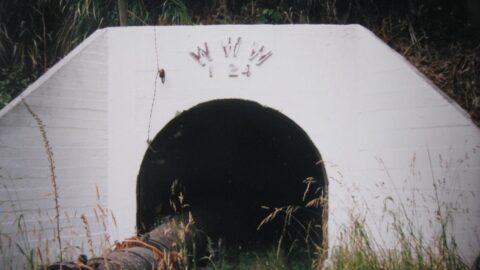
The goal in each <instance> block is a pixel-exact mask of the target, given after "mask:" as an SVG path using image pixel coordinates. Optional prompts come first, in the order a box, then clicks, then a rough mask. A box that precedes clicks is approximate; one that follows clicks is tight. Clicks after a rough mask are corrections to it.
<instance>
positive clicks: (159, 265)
mask: <svg viewBox="0 0 480 270" xmlns="http://www.w3.org/2000/svg"><path fill="white" fill-rule="evenodd" d="M187 234H188V228H187V229H185V228H184V227H183V228H182V227H181V226H178V225H177V223H176V222H175V221H174V220H170V221H168V222H165V223H163V224H161V225H160V226H158V227H156V228H155V229H154V230H152V231H150V232H149V233H147V234H145V235H143V236H141V237H138V236H134V237H131V238H128V239H126V240H124V241H122V242H117V243H115V244H114V245H113V247H112V248H110V249H107V250H106V252H105V255H104V256H102V257H95V258H92V259H88V258H87V257H86V256H85V255H80V256H79V257H78V259H77V260H76V261H74V262H58V263H55V264H52V265H50V266H48V267H47V268H46V269H47V270H120V269H122V270H144V269H145V270H147V269H148V270H152V269H155V270H173V269H179V268H180V266H181V264H182V257H181V255H180V253H179V251H178V250H179V247H178V243H180V242H183V243H185V238H186V237H188V236H187ZM182 238H183V239H182Z"/></svg>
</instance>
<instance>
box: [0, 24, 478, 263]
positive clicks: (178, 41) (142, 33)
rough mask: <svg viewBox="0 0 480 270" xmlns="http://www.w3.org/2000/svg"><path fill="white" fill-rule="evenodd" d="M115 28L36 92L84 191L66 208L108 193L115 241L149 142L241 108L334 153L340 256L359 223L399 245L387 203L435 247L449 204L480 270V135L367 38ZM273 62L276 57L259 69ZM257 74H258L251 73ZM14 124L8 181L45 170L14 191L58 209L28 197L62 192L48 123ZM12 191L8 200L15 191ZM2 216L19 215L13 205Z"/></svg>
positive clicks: (331, 32)
mask: <svg viewBox="0 0 480 270" xmlns="http://www.w3.org/2000/svg"><path fill="white" fill-rule="evenodd" d="M104 31H105V32H104V33H102V34H99V33H97V34H96V37H94V41H92V42H91V43H90V45H88V46H86V47H85V48H83V50H82V51H81V52H80V53H78V54H77V55H76V57H74V58H72V59H71V60H70V61H69V62H68V64H65V65H64V67H63V68H62V69H60V70H59V71H58V72H56V73H55V75H53V76H51V77H50V78H48V79H47V80H45V82H43V83H42V84H39V85H38V84H37V86H36V88H37V89H36V90H35V91H31V93H30V94H28V95H26V96H27V98H26V100H27V102H29V104H31V105H32V108H33V109H34V110H35V111H36V112H37V113H38V114H39V116H40V117H41V118H42V119H43V120H44V122H45V124H46V125H47V132H48V133H49V137H51V144H52V147H53V150H54V152H55V160H56V162H57V167H58V171H59V173H58V174H59V176H58V178H59V186H60V189H62V188H63V189H65V191H63V190H62V191H61V195H62V196H63V197H64V198H65V199H66V197H67V196H66V195H63V194H64V193H63V192H65V194H69V192H70V194H72V196H71V197H72V198H71V199H70V200H69V201H65V202H62V203H65V205H66V206H65V207H66V209H74V208H78V209H79V210H78V211H77V213H80V212H83V211H82V210H80V209H85V212H86V213H87V212H88V211H87V210H90V213H91V209H92V207H93V206H94V205H95V202H96V198H95V192H92V189H94V185H95V184H97V185H99V187H100V189H101V191H102V192H101V193H102V196H101V200H102V201H105V202H107V203H106V205H107V206H108V208H109V209H110V210H112V211H113V213H114V214H115V217H116V225H115V226H113V225H112V222H110V225H111V232H112V233H114V235H116V236H118V237H119V238H123V237H127V236H130V235H132V234H134V233H135V213H136V194H135V190H136V184H137V183H136V180H137V175H138V172H139V168H140V164H141V162H142V159H143V156H144V154H145V152H146V150H147V147H148V144H147V139H148V138H150V139H153V138H154V137H155V135H156V134H157V133H158V132H159V131H160V130H161V129H162V128H163V127H164V126H165V125H166V124H167V123H168V122H169V121H170V120H172V119H173V118H174V117H175V115H176V114H177V113H179V112H181V111H183V110H186V109H189V108H191V107H193V106H195V105H197V104H199V103H202V102H206V101H211V100H215V99H223V98H238V99H246V100H251V101H256V102H258V103H260V104H263V105H265V106H268V107H270V108H273V109H276V110H279V111H280V112H281V113H283V114H285V115H286V116H287V117H289V118H290V119H292V120H293V121H295V122H296V123H297V124H298V125H299V126H300V127H302V128H303V129H304V130H305V132H306V133H307V134H308V135H309V136H310V138H311V139H312V141H313V142H314V144H315V146H316V147H317V149H318V150H319V151H320V154H321V155H322V157H323V163H324V166H325V169H326V173H327V176H328V180H329V186H328V188H329V220H328V238H329V242H330V246H333V245H334V244H335V243H336V242H337V241H338V240H337V235H338V232H339V228H340V226H341V225H344V224H349V222H350V221H351V216H352V215H357V216H358V215H359V216H360V217H363V218H365V220H366V222H367V225H369V226H370V227H371V228H372V230H373V231H375V233H377V234H378V235H377V236H378V237H379V239H380V238H381V239H383V240H385V241H386V242H387V243H390V244H392V241H393V240H392V239H390V238H389V235H391V233H388V232H387V231H386V230H387V227H388V223H389V222H391V219H390V218H389V216H388V215H385V206H387V207H388V208H389V209H395V210H396V211H398V213H399V214H401V215H405V214H407V216H408V217H409V219H410V220H412V222H414V223H415V224H416V225H418V228H420V229H421V230H423V233H424V234H425V236H430V235H432V234H433V233H434V232H435V231H436V230H437V229H438V228H436V227H435V226H433V227H432V226H431V225H430V224H431V223H430V221H435V218H436V213H437V212H436V210H437V208H436V207H437V202H436V199H435V198H437V197H438V198H440V200H441V201H442V205H444V204H445V205H448V206H451V208H450V210H451V211H450V212H449V213H451V214H452V215H453V219H452V220H453V221H452V224H451V226H450V227H449V228H450V230H451V232H452V233H454V235H455V236H456V238H457V243H458V244H459V247H460V249H461V251H462V252H463V253H464V255H465V256H466V257H468V258H470V259H471V258H473V257H474V256H475V255H477V254H476V253H478V251H479V250H480V243H479V242H478V241H477V240H475V237H472V236H473V235H477V236H478V233H479V232H478V226H477V224H480V208H479V206H480V199H479V197H478V194H477V193H478V192H479V191H480V182H479V179H480V177H479V176H480V157H479V155H478V152H479V151H480V131H479V129H478V128H477V127H476V126H474V125H473V124H472V122H471V121H470V120H469V119H468V118H467V117H466V116H465V115H464V113H463V112H462V111H461V109H459V108H458V107H457V105H455V104H454V103H452V102H451V101H449V100H448V99H447V98H445V97H443V96H442V95H441V94H440V93H439V92H438V90H437V89H436V88H435V87H434V86H432V85H431V84H430V83H429V82H428V81H427V80H425V79H424V78H423V76H422V75H420V74H418V73H417V71H416V70H415V69H414V68H413V67H412V66H411V65H410V64H408V63H407V62H406V61H405V60H404V59H403V58H402V57H401V56H400V55H398V54H396V53H395V52H394V51H392V50H391V49H390V48H388V47H387V46H386V45H385V44H383V43H382V42H381V41H380V40H378V39H377V38H376V37H375V36H373V34H371V33H370V32H369V31H367V30H365V29H364V28H362V27H359V26H354V25H353V26H311V25H308V26H307V25H303V26H298V25H297V26H271V25H265V26H234V25H229V26H208V27H204V26H194V27H190V26H189V27H187V26H176V27H156V28H155V29H154V28H153V27H128V28H113V29H108V30H104ZM239 37H240V38H241V41H240V42H239V43H238V44H237V41H238V38H239ZM229 38H231V43H232V52H231V53H230V54H229V55H228V57H226V56H225V52H224V50H223V48H222V44H223V45H225V44H228V39H229ZM155 40H156V42H155ZM205 43H207V46H208V49H209V56H210V58H211V61H209V60H208V59H207V57H200V58H201V59H200V60H199V61H200V63H199V62H198V61H197V60H196V59H195V58H194V57H192V56H191V55H190V52H193V53H195V54H197V53H199V51H198V49H197V46H198V47H200V48H202V49H204V50H205V45H204V44H205ZM155 44H156V45H155ZM235 44H237V50H238V51H237V52H236V53H235ZM254 44H257V45H254ZM255 46H257V47H255ZM261 46H264V48H265V50H264V51H263V52H261V54H260V55H259V56H258V57H257V58H256V59H253V60H249V58H250V56H251V53H252V47H253V48H256V49H257V51H258V49H259V48H261ZM227 49H228V46H227ZM268 52H271V53H272V54H271V56H270V57H267V56H265V57H266V58H267V59H266V60H265V61H264V62H261V61H259V59H260V57H261V56H262V55H267V54H268ZM200 54H201V52H200ZM234 54H236V57H235V56H234ZM265 57H264V58H265ZM157 61H158V64H157ZM202 63H204V64H205V65H204V66H202V65H201V64H202ZM257 64H258V65H257ZM157 65H158V66H159V67H160V68H163V69H165V71H166V80H165V83H161V82H160V80H159V79H155V77H156V74H157ZM247 65H249V70H248V71H249V72H250V73H249V76H246V75H247V74H246V73H245V74H242V72H246V71H247ZM236 69H238V70H236ZM60 74H63V75H61V76H60ZM82 74H83V75H82ZM75 80H77V81H76V82H75V83H74V82H73V81H75ZM48 86H50V87H48ZM155 88H156V89H157V90H156V96H155V105H154V107H153V110H152V113H151V114H150V110H151V105H152V101H153V97H154V89H155ZM90 89H91V90H90ZM27 91H28V90H27ZM58 107H61V108H68V109H60V108H58ZM107 108H108V110H107ZM4 111H6V110H4ZM0 115H1V116H2V118H0V126H1V129H0V147H2V153H1V154H0V155H1V159H0V162H2V163H0V167H2V177H3V179H2V180H3V181H6V182H8V183H10V182H12V181H11V180H10V179H12V180H13V179H16V178H19V176H17V174H18V175H23V174H25V173H26V172H29V171H30V170H32V171H31V172H29V174H28V175H29V178H28V177H25V176H23V178H26V180H22V181H23V182H22V183H24V184H20V181H19V182H18V183H19V184H18V185H17V184H16V185H15V186H14V187H13V186H12V187H11V188H10V189H11V190H18V194H19V195H21V196H24V197H21V199H20V200H19V201H21V202H22V206H23V203H24V202H25V204H26V203H27V201H28V200H33V201H34V202H35V203H33V205H32V207H31V209H32V211H33V210H34V209H36V208H38V207H40V208H42V209H43V208H51V207H52V201H51V197H47V199H44V198H45V197H41V196H40V195H35V194H40V193H36V192H34V191H32V190H31V189H27V188H29V187H30V186H31V185H33V183H37V182H33V181H40V180H41V181H42V184H41V185H40V184H39V185H38V188H40V187H42V185H43V187H44V189H45V190H46V191H45V193H48V192H50V189H51V188H50V185H49V180H48V165H47V163H46V161H45V158H44V155H43V148H42V142H41V139H40V135H38V136H35V135H36V134H38V132H37V128H36V126H35V122H34V121H33V119H32V118H31V116H29V114H28V112H27V111H26V110H25V108H24V107H23V106H22V105H21V104H18V105H16V106H13V107H12V108H10V109H9V110H8V112H6V113H4V114H3V115H2V114H0ZM150 115H151V119H150ZM149 125H151V126H150V133H149V132H148V131H149ZM57 126H58V127H57ZM67 127H68V128H67ZM107 138H108V139H107ZM27 146H28V147H27ZM27 148H28V149H27ZM30 148H32V149H30ZM73 148H74V149H73ZM4 149H6V150H4ZM33 149H35V153H32V151H34V150H33ZM60 149H64V150H65V152H62V151H63V150H60ZM73 150H75V151H73ZM8 151H10V152H8ZM32 156H34V157H36V158H35V159H34V160H33V159H32ZM107 157H108V158H107ZM79 164H80V165H79ZM63 166H64V167H65V172H64V174H63V175H62V174H61V171H62V170H61V168H62V167H63ZM66 168H68V169H66ZM6 172H8V174H7V173H6ZM6 175H8V177H9V178H6ZM23 178H22V179H23ZM37 178H41V179H40V180H35V179H37ZM9 181H10V182H9ZM61 181H64V182H61ZM69 181H70V182H69ZM62 183H65V184H62ZM67 183H69V184H67ZM82 183H88V184H85V185H82ZM434 184H435V185H434ZM22 185H23V186H22ZM69 185H71V187H73V188H71V189H70V190H68V188H67V187H68V186H69ZM107 186H108V188H107ZM434 186H435V187H436V189H435V188H434ZM35 188H37V186H36V185H35ZM2 192H3V194H2V200H3V198H5V196H4V194H6V190H2ZM42 194H43V193H42ZM436 195H438V196H436ZM29 196H30V197H29ZM62 196H61V198H62ZM74 196H76V197H78V201H76V200H75V199H74V198H75V197H74ZM40 199H43V200H45V201H46V202H45V204H40V203H39V202H41V200H40ZM6 201H8V200H6ZM68 202H71V204H70V206H67V205H69V204H68ZM443 203H444V204H443ZM1 207H2V212H7V211H11V210H8V209H10V208H7V207H10V206H7V205H6V204H5V203H4V204H3V205H1ZM23 207H24V208H26V206H23ZM68 207H71V208H68ZM4 209H5V210H4ZM28 209H30V208H28ZM62 210H63V209H62ZM42 211H43V210H42ZM77 215H78V214H77ZM9 220H10V221H11V218H10V219H9ZM3 226H4V225H2V229H3V228H4V227H3ZM432 228H433V229H432ZM100 229H101V228H98V230H96V232H99V231H101V230H100Z"/></svg>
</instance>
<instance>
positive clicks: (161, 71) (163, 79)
mask: <svg viewBox="0 0 480 270" xmlns="http://www.w3.org/2000/svg"><path fill="white" fill-rule="evenodd" d="M158 76H159V77H160V79H161V80H162V83H165V70H164V69H163V68H161V69H159V70H158Z"/></svg>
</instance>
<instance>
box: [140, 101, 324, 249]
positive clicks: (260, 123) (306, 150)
mask: <svg viewBox="0 0 480 270" xmlns="http://www.w3.org/2000/svg"><path fill="white" fill-rule="evenodd" d="M319 160H321V157H320V154H319V152H318V151H317V149H316V148H315V146H314V145H313V143H312V141H311V140H310V139H309V137H308V136H307V134H306V133H305V132H304V131H303V130H302V129H301V128H300V127H299V126H298V125H297V124H295V123H294V122H293V121H292V120H290V119H289V118H287V117H286V116H284V115H283V114H281V113H280V112H278V111H276V110H273V109H270V108H267V107H264V106H262V105H260V104H258V103H255V102H251V101H245V100H237V99H226V100H214V101H210V102H206V103H202V104H200V105H197V106H195V107H193V108H191V109H189V110H187V111H184V112H182V113H181V114H179V115H178V116H177V117H175V118H174V119H173V120H171V121H170V122H169V123H168V124H167V125H166V126H165V127H164V128H163V129H162V130H161V131H160V132H159V133H158V134H157V136H156V137H155V139H154V140H153V141H152V142H151V144H150V148H149V149H148V150H147V152H146V154H145V157H144V160H143V163H142V165H141V169H140V173H139V176H138V185H137V229H138V231H139V233H143V232H146V231H148V230H150V229H152V228H153V227H154V226H155V224H158V222H159V221H160V220H161V218H162V217H167V216H174V215H177V216H181V215H182V214H183V215H184V214H185V213H187V212H191V213H192V215H193V217H194V219H195V222H196V225H197V227H199V228H200V229H202V230H203V231H204V232H205V233H206V234H207V235H208V236H210V237H212V238H218V237H221V238H223V239H224V240H225V241H226V243H227V244H232V245H233V244H235V245H249V244H255V245H258V244H271V243H273V241H276V240H278V237H279V236H280V233H281V231H282V224H283V219H281V218H283V216H282V215H279V218H277V219H275V220H274V221H273V222H271V223H269V224H267V225H266V226H263V227H262V228H261V229H260V230H257V227H258V225H259V224H260V222H261V221H262V220H263V218H264V217H266V216H267V215H268V214H269V213H270V211H269V210H266V209H264V208H262V206H268V207H283V206H287V205H299V206H301V205H305V202H304V201H303V200H302V197H303V194H304V191H305V188H306V184H305V183H304V180H305V179H306V178H307V177H313V178H314V179H315V183H314V184H313V186H311V188H310V190H311V192H309V195H308V196H307V198H306V200H307V201H308V200H311V199H312V198H314V197H317V196H318V193H317V194H314V191H318V192H325V191H326V179H325V172H324V169H323V167H322V165H320V164H319V163H318V161H319ZM172 187H174V188H173V189H172ZM180 192H182V195H183V198H184V199H183V202H182V203H180V202H179V200H178V195H179V194H180ZM180 204H183V205H184V206H185V207H184V208H181V207H180ZM172 205H175V207H173V206H172ZM174 208H176V209H174ZM320 213H321V211H320V210H318V209H308V208H301V209H300V210H298V211H297V212H296V214H295V216H296V218H297V219H299V221H301V222H304V223H308V222H314V223H315V224H317V225H318V224H321V222H322V220H321V214H320ZM291 227H292V228H289V230H290V233H293V234H294V233H295V231H297V230H299V231H301V229H299V227H298V225H292V226H291ZM318 230H319V229H318Z"/></svg>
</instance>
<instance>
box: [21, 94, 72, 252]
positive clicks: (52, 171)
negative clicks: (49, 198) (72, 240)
mask: <svg viewBox="0 0 480 270" xmlns="http://www.w3.org/2000/svg"><path fill="white" fill-rule="evenodd" d="M22 102H23V105H24V106H25V108H27V110H28V112H29V113H30V115H31V116H32V117H33V119H35V122H36V123H37V127H38V129H39V130H40V133H41V135H42V140H43V146H44V148H45V153H46V155H47V159H48V163H49V168H50V180H51V181H52V187H53V198H54V201H55V212H56V213H55V222H56V234H57V235H56V236H57V237H56V238H57V242H58V248H59V252H60V254H59V256H60V260H62V259H63V256H62V252H63V250H62V238H61V232H60V203H59V195H58V185H57V176H56V174H55V161H54V159H53V151H52V147H51V146H50V141H49V140H48V136H47V131H46V129H45V124H44V123H43V121H42V119H40V117H39V116H38V114H36V113H35V112H34V111H33V110H32V108H31V107H30V105H28V103H27V102H26V101H25V100H22Z"/></svg>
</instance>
